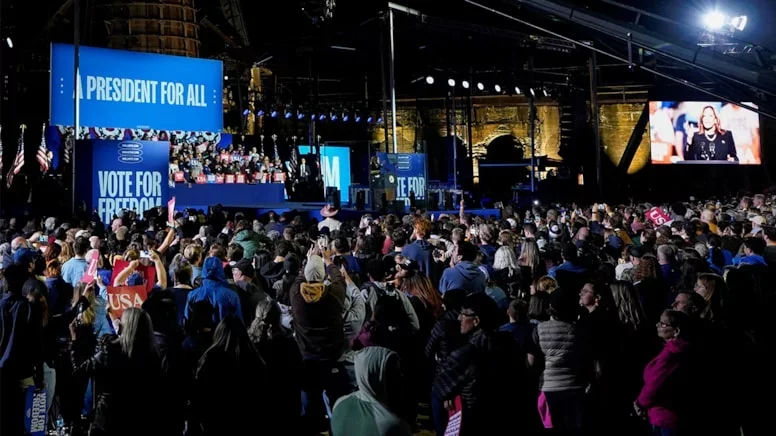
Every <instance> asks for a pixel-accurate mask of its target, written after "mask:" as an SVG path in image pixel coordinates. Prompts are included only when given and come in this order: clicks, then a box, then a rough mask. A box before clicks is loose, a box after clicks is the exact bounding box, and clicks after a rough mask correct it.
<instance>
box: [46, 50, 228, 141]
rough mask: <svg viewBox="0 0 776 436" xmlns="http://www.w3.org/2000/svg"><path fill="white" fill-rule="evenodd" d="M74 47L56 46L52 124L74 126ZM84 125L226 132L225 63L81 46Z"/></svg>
mask: <svg viewBox="0 0 776 436" xmlns="http://www.w3.org/2000/svg"><path fill="white" fill-rule="evenodd" d="M73 58H74V52H73V46H72V45H68V44H52V45H51V84H50V86H51V89H50V93H51V102H50V103H51V117H50V118H51V120H50V124H52V125H65V126H72V125H73V123H74V120H73V119H74V116H73V112H74V110H75V109H74V107H73V106H74V101H73V96H74V95H75V91H74V87H75V86H74V80H73V77H74V72H73V71H74V68H73ZM79 58H80V64H79V68H80V74H79V75H80V82H79V83H80V85H79V91H80V92H79V96H80V102H81V103H80V107H79V112H80V120H79V123H80V124H81V125H82V126H89V127H121V128H153V129H165V130H191V131H209V132H220V131H221V130H222V129H223V125H224V120H223V66H222V64H221V62H220V61H216V60H210V59H195V58H185V57H179V56H167V55H160V54H152V53H140V52H134V51H122V50H110V49H103V48H94V47H84V46H81V47H80V55H79Z"/></svg>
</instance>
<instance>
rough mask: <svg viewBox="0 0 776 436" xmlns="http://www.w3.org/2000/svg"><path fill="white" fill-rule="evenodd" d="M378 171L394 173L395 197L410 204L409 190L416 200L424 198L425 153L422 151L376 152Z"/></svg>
mask: <svg viewBox="0 0 776 436" xmlns="http://www.w3.org/2000/svg"><path fill="white" fill-rule="evenodd" d="M376 156H377V159H378V160H379V162H380V172H381V173H383V174H395V175H396V199H397V200H403V201H404V203H405V204H407V205H409V204H410V192H414V193H415V199H416V200H424V199H425V198H426V155H425V154H422V153H398V154H394V153H377V154H376Z"/></svg>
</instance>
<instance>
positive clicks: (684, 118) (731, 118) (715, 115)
mask: <svg viewBox="0 0 776 436" xmlns="http://www.w3.org/2000/svg"><path fill="white" fill-rule="evenodd" d="M744 104H746V105H749V106H751V107H755V106H754V105H753V104H751V103H744ZM649 133H650V142H651V144H652V163H653V164H681V163H707V164H715V163H738V164H744V165H759V164H760V163H761V162H762V161H761V156H760V117H759V115H758V114H757V112H754V111H751V110H749V109H745V108H744V107H742V106H738V105H735V104H729V103H720V102H708V101H650V102H649Z"/></svg>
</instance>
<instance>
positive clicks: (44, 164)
mask: <svg viewBox="0 0 776 436" xmlns="http://www.w3.org/2000/svg"><path fill="white" fill-rule="evenodd" d="M35 160H37V161H38V164H39V165H40V172H41V173H43V174H46V172H48V170H49V167H50V164H49V157H48V148H47V147H46V125H45V124H44V125H43V132H42V133H41V135H40V146H38V152H37V153H36V154H35Z"/></svg>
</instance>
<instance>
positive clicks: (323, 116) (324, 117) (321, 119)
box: [318, 114, 326, 121]
mask: <svg viewBox="0 0 776 436" xmlns="http://www.w3.org/2000/svg"><path fill="white" fill-rule="evenodd" d="M325 119H326V114H321V116H319V117H318V121H323V120H325Z"/></svg>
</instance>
